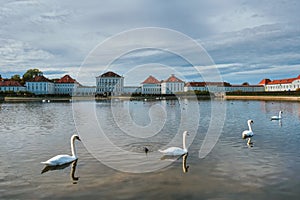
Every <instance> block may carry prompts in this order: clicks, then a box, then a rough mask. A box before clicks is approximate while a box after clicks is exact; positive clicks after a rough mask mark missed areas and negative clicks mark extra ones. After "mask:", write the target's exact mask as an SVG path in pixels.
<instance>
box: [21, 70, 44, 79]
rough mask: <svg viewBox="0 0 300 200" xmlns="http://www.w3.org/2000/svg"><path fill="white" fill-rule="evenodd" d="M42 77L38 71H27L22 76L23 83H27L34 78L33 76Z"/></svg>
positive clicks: (41, 73)
mask: <svg viewBox="0 0 300 200" xmlns="http://www.w3.org/2000/svg"><path fill="white" fill-rule="evenodd" d="M41 75H43V72H42V71H40V70H39V69H29V70H27V72H26V73H25V74H24V75H23V81H24V82H26V81H29V80H30V79H32V78H34V77H35V76H41Z"/></svg>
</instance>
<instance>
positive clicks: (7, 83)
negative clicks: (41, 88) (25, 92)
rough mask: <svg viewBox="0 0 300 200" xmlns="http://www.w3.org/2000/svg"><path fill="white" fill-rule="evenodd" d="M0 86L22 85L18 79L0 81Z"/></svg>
mask: <svg viewBox="0 0 300 200" xmlns="http://www.w3.org/2000/svg"><path fill="white" fill-rule="evenodd" d="M0 87H23V86H22V85H21V84H20V83H19V82H18V81H11V80H6V81H0Z"/></svg>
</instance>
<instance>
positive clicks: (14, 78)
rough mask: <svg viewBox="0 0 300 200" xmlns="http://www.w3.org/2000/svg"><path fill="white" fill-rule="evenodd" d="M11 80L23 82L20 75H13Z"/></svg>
mask: <svg viewBox="0 0 300 200" xmlns="http://www.w3.org/2000/svg"><path fill="white" fill-rule="evenodd" d="M10 79H11V80H13V81H18V82H21V80H22V79H21V77H20V75H18V74H15V75H13V76H12V77H11V78H10Z"/></svg>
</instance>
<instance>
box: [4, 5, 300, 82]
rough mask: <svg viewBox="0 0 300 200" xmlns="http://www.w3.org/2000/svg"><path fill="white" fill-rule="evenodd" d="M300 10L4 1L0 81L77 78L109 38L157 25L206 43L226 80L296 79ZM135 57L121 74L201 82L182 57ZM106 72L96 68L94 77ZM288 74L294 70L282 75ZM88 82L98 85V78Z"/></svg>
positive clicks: (299, 61)
mask: <svg viewBox="0 0 300 200" xmlns="http://www.w3.org/2000/svg"><path fill="white" fill-rule="evenodd" d="M299 8H300V2H299V1H297V0H291V1H274V2H270V1H266V0H260V1H257V0H254V1H247V0H244V1H238V0H230V1H218V0H213V1H199V0H195V1H188V2H183V1H179V0H176V1H159V0H152V1H148V0H131V1H129V0H128V1H127V0H125V1H114V0H113V1H108V0H101V1H96V0H90V1H87V2H85V1H71V0H66V1H59V0H44V1H39V0H4V1H2V3H1V8H0V24H1V26H2V27H1V29H0V38H1V40H0V69H1V70H0V74H3V73H4V74H11V73H14V72H18V71H20V72H21V71H24V68H29V67H31V66H32V67H37V68H41V69H42V70H44V71H45V72H47V71H49V76H54V75H55V74H56V73H54V74H53V73H50V72H51V71H58V74H57V75H59V72H60V73H61V74H65V73H70V74H73V75H76V73H77V69H79V66H80V65H81V63H82V62H83V60H84V59H85V58H86V56H87V55H88V54H89V52H90V51H91V50H92V49H93V48H94V47H95V46H96V45H97V44H99V43H101V42H103V41H104V40H105V39H107V38H108V37H110V36H112V35H114V34H117V33H119V32H121V31H125V30H128V29H132V28H139V27H145V26H148V27H149V26H155V27H164V28H170V29H174V30H177V31H180V32H182V33H184V34H187V35H188V36H190V37H192V38H194V39H196V40H197V41H199V43H200V44H203V46H204V47H205V48H206V49H207V51H208V53H209V54H210V55H211V57H212V59H213V60H214V61H215V63H216V64H217V66H219V70H220V72H221V74H222V75H223V77H224V79H225V80H226V81H229V82H236V83H240V82H244V80H247V81H250V82H253V83H257V82H258V81H259V79H260V78H264V77H263V76H268V74H267V73H269V76H270V77H275V78H276V77H282V76H287V77H288V76H292V77H294V76H296V75H297V74H299V70H297V67H298V69H299V64H300V53H299V52H300V51H299V50H300V41H299V40H300V38H299V35H300V29H299V28H298V27H297V24H299V14H298V9H299ZM158 42H161V41H158ZM186 51H188V49H186ZM147 53H148V54H147ZM131 56H132V57H131V58H130V57H124V58H123V59H120V61H119V63H116V65H115V69H116V70H117V71H120V73H122V72H125V69H124V68H118V66H119V67H120V66H126V65H129V64H130V65H136V66H139V65H144V64H147V63H162V64H163V65H170V66H173V67H176V69H177V70H179V69H180V66H181V67H182V72H183V73H186V75H187V77H189V78H191V79H193V78H197V77H193V75H192V74H190V71H189V70H188V65H187V64H186V63H185V62H182V61H180V59H178V58H176V56H175V57H174V56H172V55H170V54H162V53H160V52H152V54H151V53H150V54H149V52H143V53H141V52H140V54H138V53H137V54H135V55H131ZM104 60H105V59H104ZM102 68H103V66H97V67H96V68H94V69H93V75H94V74H98V73H100V72H101V70H102ZM282 68H285V69H289V70H285V74H283V75H282ZM61 69H63V70H61ZM148 71H149V73H151V70H150V69H149V70H148ZM148 71H147V73H148ZM152 71H153V69H152ZM262 72H264V73H266V74H263V73H262ZM50 74H51V75H50ZM151 74H153V75H155V74H154V72H153V73H151ZM158 74H159V72H158ZM237 75H238V76H237ZM82 81H84V82H88V83H92V82H94V77H91V78H90V79H89V78H88V77H86V79H83V80H82ZM130 81H131V80H130V79H129V83H130ZM131 82H138V81H134V80H132V81H131Z"/></svg>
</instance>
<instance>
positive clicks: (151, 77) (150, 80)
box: [142, 75, 160, 84]
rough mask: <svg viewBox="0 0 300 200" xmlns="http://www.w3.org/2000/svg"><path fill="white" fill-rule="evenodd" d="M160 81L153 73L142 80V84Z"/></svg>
mask: <svg viewBox="0 0 300 200" xmlns="http://www.w3.org/2000/svg"><path fill="white" fill-rule="evenodd" d="M159 83H160V81H159V80H157V79H156V78H155V77H153V76H151V75H150V76H149V77H148V78H147V79H146V80H144V81H143V82H142V84H159Z"/></svg>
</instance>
